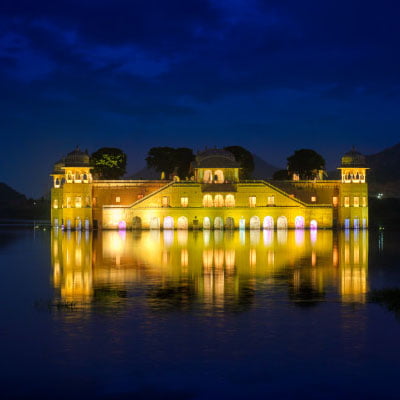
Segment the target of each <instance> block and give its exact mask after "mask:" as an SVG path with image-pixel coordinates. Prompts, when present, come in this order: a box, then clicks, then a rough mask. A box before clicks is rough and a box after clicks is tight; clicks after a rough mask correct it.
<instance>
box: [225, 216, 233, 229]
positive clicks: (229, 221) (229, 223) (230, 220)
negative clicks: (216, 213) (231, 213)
mask: <svg viewBox="0 0 400 400" xmlns="http://www.w3.org/2000/svg"><path fill="white" fill-rule="evenodd" d="M225 227H226V229H235V221H234V219H233V218H232V217H228V218H227V219H226V221H225Z"/></svg>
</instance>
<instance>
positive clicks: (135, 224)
mask: <svg viewBox="0 0 400 400" xmlns="http://www.w3.org/2000/svg"><path fill="white" fill-rule="evenodd" d="M132 229H142V220H141V219H140V217H137V216H136V217H133V221H132Z"/></svg>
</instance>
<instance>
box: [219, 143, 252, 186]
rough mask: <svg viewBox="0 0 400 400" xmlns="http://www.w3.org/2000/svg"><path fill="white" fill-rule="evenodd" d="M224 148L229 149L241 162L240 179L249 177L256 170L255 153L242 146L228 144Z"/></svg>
mask: <svg viewBox="0 0 400 400" xmlns="http://www.w3.org/2000/svg"><path fill="white" fill-rule="evenodd" d="M224 150H227V151H229V152H230V153H232V154H233V155H234V156H235V159H236V161H237V162H238V163H239V164H240V168H241V169H240V179H249V178H251V176H252V173H253V171H254V159H253V155H252V154H251V153H250V152H249V151H248V150H246V149H245V148H243V147H241V146H227V147H225V148H224Z"/></svg>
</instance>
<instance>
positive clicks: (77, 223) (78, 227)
mask: <svg viewBox="0 0 400 400" xmlns="http://www.w3.org/2000/svg"><path fill="white" fill-rule="evenodd" d="M75 229H76V230H77V231H80V230H81V229H82V220H81V219H80V218H77V219H76V220H75Z"/></svg>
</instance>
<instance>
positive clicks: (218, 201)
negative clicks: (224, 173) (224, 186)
mask: <svg viewBox="0 0 400 400" xmlns="http://www.w3.org/2000/svg"><path fill="white" fill-rule="evenodd" d="M223 206H224V197H223V196H222V194H217V195H216V196H215V197H214V207H223Z"/></svg>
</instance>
